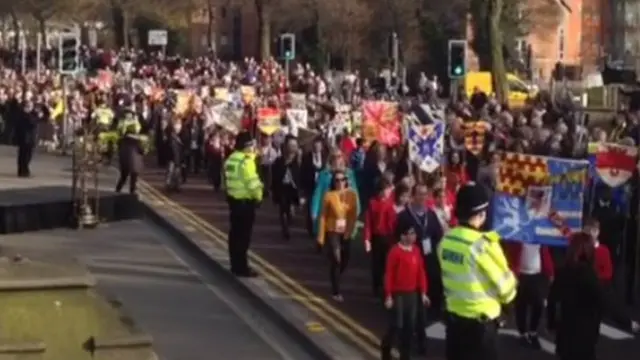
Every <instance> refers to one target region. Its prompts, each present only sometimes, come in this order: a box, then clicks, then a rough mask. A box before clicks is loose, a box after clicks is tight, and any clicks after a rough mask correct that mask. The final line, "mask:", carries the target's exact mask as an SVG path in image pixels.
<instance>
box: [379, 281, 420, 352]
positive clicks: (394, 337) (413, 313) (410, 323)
mask: <svg viewBox="0 0 640 360" xmlns="http://www.w3.org/2000/svg"><path fill="white" fill-rule="evenodd" d="M392 297H393V307H392V308H391V309H390V310H389V325H388V327H387V332H386V333H385V335H384V337H383V338H382V344H381V346H380V351H381V358H382V360H391V348H392V347H393V346H394V345H396V347H397V349H398V351H399V352H400V360H408V359H410V358H411V340H412V338H413V329H414V327H415V323H416V317H417V316H418V312H419V308H421V307H422V304H421V298H420V294H418V293H416V292H406V293H396V294H393V295H392Z"/></svg>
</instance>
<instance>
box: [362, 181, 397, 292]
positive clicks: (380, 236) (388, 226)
mask: <svg viewBox="0 0 640 360" xmlns="http://www.w3.org/2000/svg"><path fill="white" fill-rule="evenodd" d="M394 220H395V212H394V211H393V184H392V183H391V181H389V180H388V179H386V178H381V179H380V185H379V189H378V194H377V195H376V197H374V198H373V199H371V200H370V201H369V206H368V207H367V211H366V213H365V218H364V246H365V250H366V252H367V253H371V280H372V286H373V288H372V289H373V294H374V295H377V296H380V295H381V294H380V290H382V277H383V275H384V263H385V261H386V258H387V252H388V251H389V246H390V245H391V244H392V241H393V232H394V228H393V226H394V222H395V221H394Z"/></svg>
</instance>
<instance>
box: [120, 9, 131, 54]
mask: <svg viewBox="0 0 640 360" xmlns="http://www.w3.org/2000/svg"><path fill="white" fill-rule="evenodd" d="M129 22H130V17H129V14H128V13H127V11H126V10H125V9H122V46H123V47H124V48H125V49H128V48H129V46H130V40H131V39H130V38H129V35H130V34H129V28H130V24H129Z"/></svg>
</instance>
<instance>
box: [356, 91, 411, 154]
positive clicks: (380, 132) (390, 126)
mask: <svg viewBox="0 0 640 360" xmlns="http://www.w3.org/2000/svg"><path fill="white" fill-rule="evenodd" d="M362 115H363V116H364V121H363V123H362V135H363V138H364V140H365V143H367V144H370V143H371V142H373V141H374V140H377V141H378V142H379V143H381V144H383V145H387V146H394V145H398V144H400V143H401V141H402V137H401V133H400V131H401V130H400V112H399V111H398V104H397V103H395V102H386V101H365V102H363V104H362Z"/></svg>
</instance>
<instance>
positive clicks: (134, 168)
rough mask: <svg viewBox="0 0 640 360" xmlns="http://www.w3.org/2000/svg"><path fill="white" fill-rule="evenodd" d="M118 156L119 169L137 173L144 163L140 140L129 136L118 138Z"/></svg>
mask: <svg viewBox="0 0 640 360" xmlns="http://www.w3.org/2000/svg"><path fill="white" fill-rule="evenodd" d="M119 145H120V146H119V150H118V151H119V152H118V158H119V161H120V171H122V172H129V173H134V174H139V173H140V172H142V167H143V165H144V147H143V146H142V142H141V141H140V140H139V139H137V138H135V137H131V136H124V137H122V139H120V144H119Z"/></svg>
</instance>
